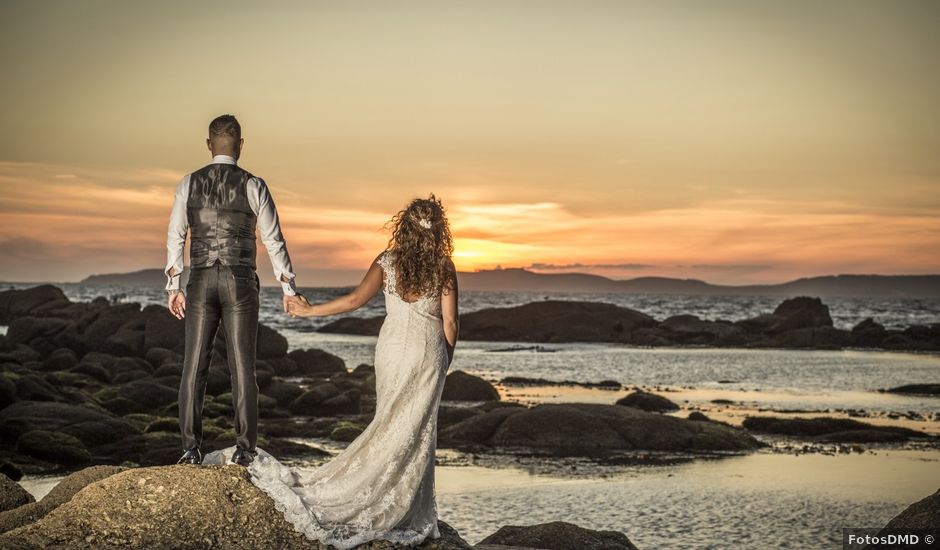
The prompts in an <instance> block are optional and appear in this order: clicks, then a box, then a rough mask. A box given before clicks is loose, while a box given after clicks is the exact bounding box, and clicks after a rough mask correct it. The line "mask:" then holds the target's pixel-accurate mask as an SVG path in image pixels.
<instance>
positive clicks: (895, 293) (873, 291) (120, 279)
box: [80, 268, 940, 298]
mask: <svg viewBox="0 0 940 550" xmlns="http://www.w3.org/2000/svg"><path fill="white" fill-rule="evenodd" d="M188 273H189V270H188V269H187V270H185V271H184V272H183V284H184V285H185V284H186V280H187V278H188ZM259 273H260V274H261V275H262V282H263V283H264V284H266V285H267V284H273V282H274V281H273V279H272V280H271V281H267V280H266V279H265V275H267V273H265V272H264V271H263V270H259ZM357 279H358V275H357V276H355V277H353V276H350V277H348V278H345V277H344V278H342V279H337V278H332V277H331V278H330V280H329V281H324V282H329V283H330V286H343V285H342V284H341V281H346V280H348V281H349V282H348V285H349V286H351V285H352V284H355V281H356V280H357ZM459 279H460V287H461V289H463V290H484V291H509V292H512V291H531V292H589V293H625V294H690V295H725V296H798V295H809V296H882V297H896V298H938V297H940V275H852V274H844V275H825V276H819V277H804V278H800V279H796V280H793V281H788V282H785V283H779V284H762V285H717V284H711V283H708V282H705V281H702V280H699V279H675V278H670V277H637V278H635V279H624V280H617V279H610V278H607V277H603V276H600V275H592V274H589V273H537V272H534V271H529V270H527V269H523V268H509V269H494V270H486V271H474V272H466V271H462V272H460V273H459ZM321 281H322V279H321ZM80 284H84V285H129V286H153V287H157V288H162V287H163V286H164V285H165V284H166V278H165V277H164V275H163V272H162V270H160V269H143V270H140V271H135V272H132V273H110V274H103V275H92V276H90V277H87V278H85V279H83V280H82V281H80ZM318 286H322V285H318Z"/></svg>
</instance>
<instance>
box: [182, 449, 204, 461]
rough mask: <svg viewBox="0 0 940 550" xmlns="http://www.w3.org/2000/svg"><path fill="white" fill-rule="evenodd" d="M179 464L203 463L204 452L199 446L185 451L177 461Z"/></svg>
mask: <svg viewBox="0 0 940 550" xmlns="http://www.w3.org/2000/svg"><path fill="white" fill-rule="evenodd" d="M176 463H177V464H202V452H201V451H200V450H199V447H193V448H192V449H190V450H188V451H186V452H185V453H183V456H181V457H180V459H179V460H177V461H176Z"/></svg>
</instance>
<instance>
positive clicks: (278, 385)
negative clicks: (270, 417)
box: [261, 378, 304, 407]
mask: <svg viewBox="0 0 940 550" xmlns="http://www.w3.org/2000/svg"><path fill="white" fill-rule="evenodd" d="M261 393H263V394H264V395H267V396H269V397H273V398H274V399H275V400H276V401H277V404H278V405H280V406H281V407H286V406H287V405H289V404H290V403H291V402H292V401H293V400H295V399H297V398H298V397H300V396H301V395H303V393H304V389H303V388H301V387H300V386H299V385H297V384H294V383H293V382H285V381H283V380H280V379H277V378H275V379H274V380H272V381H271V383H270V384H268V386H267V387H266V388H264V389H262V390H261Z"/></svg>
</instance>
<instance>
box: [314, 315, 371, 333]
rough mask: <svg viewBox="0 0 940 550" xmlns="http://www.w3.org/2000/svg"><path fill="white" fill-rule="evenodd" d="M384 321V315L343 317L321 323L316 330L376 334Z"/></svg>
mask: <svg viewBox="0 0 940 550" xmlns="http://www.w3.org/2000/svg"><path fill="white" fill-rule="evenodd" d="M384 322H385V316H384V315H380V316H377V317H343V318H341V319H337V320H335V321H331V322H329V323H327V324H325V325H323V326H322V327H320V328H319V329H318V332H328V333H331V334H357V335H360V336H378V334H379V330H381V329H382V323H384Z"/></svg>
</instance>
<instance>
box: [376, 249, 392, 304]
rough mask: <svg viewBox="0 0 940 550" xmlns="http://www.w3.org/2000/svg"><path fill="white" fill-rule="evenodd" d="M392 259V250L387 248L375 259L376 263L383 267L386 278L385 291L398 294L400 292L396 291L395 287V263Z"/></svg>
mask: <svg viewBox="0 0 940 550" xmlns="http://www.w3.org/2000/svg"><path fill="white" fill-rule="evenodd" d="M392 260H393V259H392V252H391V250H386V251H385V252H382V253H381V254H380V255H379V258H378V259H377V260H376V261H375V263H377V264H379V266H381V268H382V273H383V277H384V280H385V282H384V285H385V289H384V290H385V292H388V293H389V294H394V295H396V296H397V295H398V293H397V292H395V287H396V284H397V283H396V280H395V265H394V262H393V261H392Z"/></svg>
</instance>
